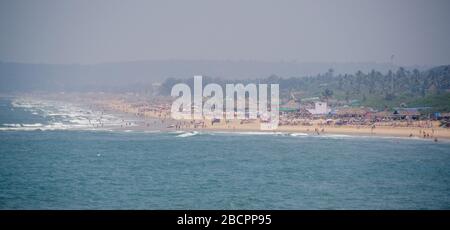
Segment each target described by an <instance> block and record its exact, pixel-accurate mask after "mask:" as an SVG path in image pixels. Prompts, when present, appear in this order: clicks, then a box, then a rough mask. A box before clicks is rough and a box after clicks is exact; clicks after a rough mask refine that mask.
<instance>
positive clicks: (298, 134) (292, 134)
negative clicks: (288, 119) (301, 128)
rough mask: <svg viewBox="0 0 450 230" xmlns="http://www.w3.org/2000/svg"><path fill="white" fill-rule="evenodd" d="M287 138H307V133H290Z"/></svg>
mask: <svg viewBox="0 0 450 230" xmlns="http://www.w3.org/2000/svg"><path fill="white" fill-rule="evenodd" d="M289 136H292V137H298V136H302V137H305V136H309V135H308V134H307V133H290V134H289Z"/></svg>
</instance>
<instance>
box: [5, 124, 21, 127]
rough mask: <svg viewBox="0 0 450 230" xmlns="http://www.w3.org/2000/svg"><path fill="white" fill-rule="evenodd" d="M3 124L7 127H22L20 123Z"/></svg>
mask: <svg viewBox="0 0 450 230" xmlns="http://www.w3.org/2000/svg"><path fill="white" fill-rule="evenodd" d="M3 126H6V127H21V125H20V124H3Z"/></svg>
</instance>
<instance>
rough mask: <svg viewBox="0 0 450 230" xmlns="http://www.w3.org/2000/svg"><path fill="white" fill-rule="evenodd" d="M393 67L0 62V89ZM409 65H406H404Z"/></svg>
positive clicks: (124, 87)
mask: <svg viewBox="0 0 450 230" xmlns="http://www.w3.org/2000/svg"><path fill="white" fill-rule="evenodd" d="M329 68H333V69H334V71H335V73H354V72H356V71H357V70H361V71H363V72H367V71H370V70H371V69H376V70H378V71H380V72H383V73H384V72H387V71H388V70H389V69H395V68H397V67H394V66H392V65H390V64H386V63H297V62H260V61H208V60H205V61H202V60H198V61H186V60H162V61H137V62H123V63H105V64H96V65H51V64H25V63H7V62H0V92H11V91H99V90H101V91H142V90H148V89H149V88H151V84H152V83H154V82H162V81H164V80H165V79H167V78H169V77H173V78H180V79H186V78H190V77H192V76H194V75H199V74H201V75H206V76H214V77H219V78H221V79H255V78H264V77H267V76H270V75H272V74H276V75H278V76H282V77H285V78H289V77H300V76H310V75H316V74H318V73H323V72H325V71H327V70H328V69H329ZM408 69H412V68H408Z"/></svg>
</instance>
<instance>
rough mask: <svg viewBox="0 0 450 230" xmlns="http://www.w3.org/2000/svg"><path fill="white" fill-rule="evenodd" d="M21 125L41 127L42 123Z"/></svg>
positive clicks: (24, 125)
mask: <svg viewBox="0 0 450 230" xmlns="http://www.w3.org/2000/svg"><path fill="white" fill-rule="evenodd" d="M22 126H23V127H42V126H43V125H42V124H41V123H34V124H22Z"/></svg>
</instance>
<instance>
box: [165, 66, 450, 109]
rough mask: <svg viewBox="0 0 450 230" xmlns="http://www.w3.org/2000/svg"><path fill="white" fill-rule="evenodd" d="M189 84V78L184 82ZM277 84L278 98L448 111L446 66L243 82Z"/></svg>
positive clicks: (449, 87)
mask: <svg viewBox="0 0 450 230" xmlns="http://www.w3.org/2000/svg"><path fill="white" fill-rule="evenodd" d="M179 81H181V80H176V79H167V80H166V81H165V82H164V83H163V85H162V87H161V93H163V94H166V95H167V94H169V93H170V89H171V86H172V85H173V84H174V83H176V82H179ZM184 82H186V83H188V84H192V79H190V80H184ZM208 82H215V83H219V84H222V85H223V84H225V83H233V82H232V81H222V80H220V79H214V78H204V84H207V83H208ZM249 82H253V83H258V82H259V83H278V84H280V91H281V92H280V93H281V97H282V98H289V97H290V96H291V95H295V97H296V98H297V99H299V100H301V99H302V98H309V97H321V98H322V99H327V100H329V99H335V101H336V100H337V101H344V102H345V101H348V102H350V101H357V102H358V103H357V104H358V105H362V106H371V107H374V108H383V107H386V106H387V107H396V106H400V105H407V106H427V107H434V108H436V109H438V110H441V111H450V65H445V66H438V67H435V68H431V69H428V70H425V71H419V70H411V71H410V70H406V69H404V68H398V69H397V70H395V71H388V72H387V73H386V74H382V73H381V72H379V71H376V70H372V71H369V72H367V73H364V72H362V71H358V72H356V73H354V74H335V73H334V71H333V69H330V70H329V71H328V72H326V73H324V74H319V75H316V76H308V77H291V78H282V77H278V76H275V75H272V76H270V77H268V78H264V79H257V80H247V81H245V82H244V83H249Z"/></svg>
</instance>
